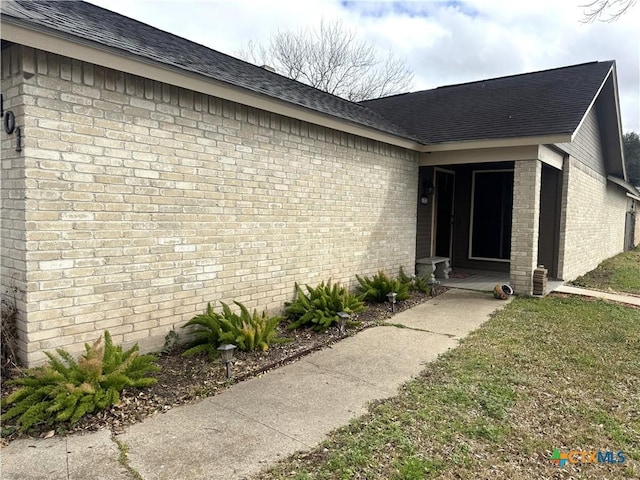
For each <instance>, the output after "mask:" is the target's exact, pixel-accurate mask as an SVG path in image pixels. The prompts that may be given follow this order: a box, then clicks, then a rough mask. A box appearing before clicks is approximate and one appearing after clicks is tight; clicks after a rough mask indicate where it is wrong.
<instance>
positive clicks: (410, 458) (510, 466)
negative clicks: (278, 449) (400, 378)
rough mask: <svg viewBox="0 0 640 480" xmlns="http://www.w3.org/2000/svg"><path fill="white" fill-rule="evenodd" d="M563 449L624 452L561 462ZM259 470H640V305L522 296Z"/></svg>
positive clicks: (617, 475) (405, 475) (275, 474)
mask: <svg viewBox="0 0 640 480" xmlns="http://www.w3.org/2000/svg"><path fill="white" fill-rule="evenodd" d="M326 408H327V411H328V412H330V410H331V405H327V406H326ZM554 449H560V450H561V451H562V452H564V453H568V452H569V450H589V451H593V450H599V451H613V452H615V453H617V452H619V451H622V452H623V455H624V456H625V459H626V461H625V462H624V463H621V464H602V463H600V464H592V463H588V464H584V465H579V464H578V465H573V464H567V465H565V466H564V467H562V468H561V467H559V466H558V465H554V464H553V463H552V462H551V460H550V457H551V455H552V453H553V450H554ZM573 458H575V457H573ZM257 478H260V479H267V478H293V479H367V480H373V479H398V480H401V479H402V480H411V479H423V478H442V479H459V478H462V479H489V478H491V479H510V480H513V479H527V480H529V479H544V478H549V479H550V478H554V479H556V478H557V479H569V478H572V479H603V478H607V479H624V478H640V310H639V309H634V308H630V307H625V306H622V305H617V304H613V303H606V302H603V301H593V300H583V299H579V298H560V297H547V298H544V299H527V298H516V299H515V300H514V301H513V302H512V303H511V304H510V305H508V306H507V307H506V308H505V309H504V310H502V311H500V312H499V313H497V314H496V315H495V316H494V317H493V318H492V319H491V320H490V321H488V322H487V323H486V324H485V326H483V327H482V328H481V329H480V330H478V331H477V332H475V333H474V334H472V335H470V336H469V337H468V338H467V339H466V340H465V341H464V342H463V343H462V344H461V346H460V347H459V348H457V349H455V350H452V351H450V352H449V353H447V354H446V355H444V356H442V357H440V359H438V360H437V361H436V362H433V363H431V364H429V365H428V366H427V368H426V370H425V371H424V372H423V373H422V375H421V376H420V377H419V378H417V379H416V380H414V381H412V382H410V383H408V384H407V385H406V386H405V388H404V389H403V390H402V392H401V393H400V394H399V395H398V396H397V397H395V398H392V399H389V400H386V401H383V402H380V403H378V404H376V405H374V406H372V408H371V410H370V413H369V414H367V415H365V416H364V417H361V418H359V419H357V420H355V421H353V422H352V424H351V425H350V426H348V427H345V428H342V429H340V430H338V431H336V432H334V433H333V434H332V435H331V437H330V440H328V441H326V442H325V443H324V444H323V445H321V446H320V447H318V448H316V449H315V450H313V451H311V452H307V453H304V454H300V455H298V456H295V457H292V458H289V459H287V460H285V461H283V462H281V463H280V464H278V465H277V466H276V467H275V468H273V469H271V470H270V471H268V472H265V473H263V474H262V475H260V476H258V477H257Z"/></svg>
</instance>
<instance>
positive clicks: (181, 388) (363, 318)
mask: <svg viewBox="0 0 640 480" xmlns="http://www.w3.org/2000/svg"><path fill="white" fill-rule="evenodd" d="M445 290H446V288H442V287H441V288H437V289H435V290H434V291H433V292H432V293H431V294H430V295H426V294H424V293H421V292H418V291H415V292H412V294H411V297H410V298H409V299H407V300H404V301H402V302H398V304H396V307H395V310H396V312H400V311H402V310H405V309H407V308H411V307H413V306H415V305H417V304H420V303H422V302H424V301H426V300H428V299H429V298H432V297H433V296H435V295H438V294H440V293H442V292H443V291H445ZM392 316H393V314H392V313H391V309H390V306H389V304H388V303H381V304H372V305H368V308H367V309H366V310H365V311H364V312H360V313H357V314H354V315H353V316H352V320H353V321H354V322H357V325H356V326H353V327H351V328H347V331H346V334H345V335H340V333H339V331H338V328H336V327H332V328H329V329H328V330H327V331H326V332H316V331H314V330H312V329H296V330H287V329H286V321H285V322H282V323H281V325H280V326H279V327H278V334H279V337H283V338H287V339H289V340H288V341H286V342H285V343H276V344H273V345H271V346H270V348H269V349H268V350H267V351H266V352H263V351H259V350H256V351H253V352H242V351H236V353H235V361H234V364H233V367H232V379H231V380H227V378H226V371H225V369H224V366H223V365H222V363H221V362H220V361H219V360H214V361H210V360H209V359H208V357H207V356H206V355H196V356H187V357H183V356H182V352H183V351H184V347H181V346H179V345H176V346H175V347H173V348H170V349H167V350H166V351H165V352H163V353H161V354H159V355H158V357H157V361H156V365H157V366H158V367H159V370H158V371H157V372H155V373H153V374H152V375H151V376H153V377H155V378H156V379H157V383H156V384H155V385H151V386H149V387H146V388H142V389H125V390H124V391H123V392H122V395H121V398H120V402H119V403H118V404H117V405H115V406H112V407H110V408H107V409H105V410H102V411H99V412H96V413H93V414H88V415H85V416H84V417H83V418H81V419H80V420H79V421H78V423H76V424H75V425H73V426H72V425H70V424H69V423H62V424H59V425H58V426H57V427H56V430H55V431H54V430H51V428H44V427H40V428H38V427H34V428H32V429H31V430H30V431H29V434H30V435H32V436H36V435H39V436H50V435H53V434H61V433H71V432H78V431H96V430H100V429H105V428H108V429H110V430H111V431H112V432H113V433H114V434H118V433H121V432H122V431H123V430H124V429H125V428H126V427H127V426H128V425H132V424H134V423H136V422H139V421H141V420H143V419H144V418H145V417H148V416H150V415H154V414H157V413H161V412H165V411H167V410H170V409H171V408H174V407H176V406H179V405H184V404H189V403H193V402H196V401H198V400H199V399H202V398H204V397H208V396H212V395H216V394H217V393H219V392H221V391H224V390H225V389H227V388H229V387H230V386H231V385H233V384H234V383H236V382H239V381H243V380H246V379H249V378H251V377H254V376H257V375H261V374H263V373H264V372H267V371H269V370H272V369H275V368H278V367H280V366H282V365H286V364H288V363H291V362H295V361H296V360H298V359H299V358H301V357H303V356H305V355H308V354H309V353H312V352H314V351H316V350H319V349H322V348H326V347H328V346H330V345H332V344H333V343H335V342H338V341H340V340H342V339H344V338H346V337H348V336H351V335H354V334H355V333H357V332H358V331H361V330H363V329H366V328H369V327H372V326H375V325H379V324H381V323H383V322H385V321H386V320H388V319H389V318H391V317H392ZM178 333H180V332H178ZM19 373H20V372H19V371H16V370H14V371H12V372H11V373H10V374H11V375H19ZM6 380H7V378H6V376H5V378H3V382H2V397H3V398H4V397H5V396H6V395H7V394H9V393H10V392H11V390H12V387H11V386H10V385H8V384H7V382H6ZM11 423H12V422H3V427H2V428H3V431H2V433H3V441H4V442H7V441H11V440H13V439H15V438H18V437H19V436H20V434H19V433H18V432H17V431H16V432H13V431H12V428H11V427H12V425H11Z"/></svg>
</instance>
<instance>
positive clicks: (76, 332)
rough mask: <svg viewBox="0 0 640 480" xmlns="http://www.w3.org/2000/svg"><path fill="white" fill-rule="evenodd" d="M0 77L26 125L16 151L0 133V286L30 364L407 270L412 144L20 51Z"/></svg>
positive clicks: (158, 339)
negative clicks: (14, 293)
mask: <svg viewBox="0 0 640 480" xmlns="http://www.w3.org/2000/svg"><path fill="white" fill-rule="evenodd" d="M5 60H6V61H9V62H10V63H11V62H12V63H11V68H9V69H8V70H6V69H5V66H6V65H7V63H5ZM16 65H18V66H17V67H16ZM2 82H3V84H2V90H3V92H6V94H7V95H6V96H7V97H8V98H7V100H6V106H7V107H10V108H11V109H13V110H14V111H15V112H16V113H20V115H17V119H18V124H19V125H23V126H24V134H25V135H24V148H23V152H22V153H21V154H20V155H18V154H17V153H15V152H13V153H12V150H11V148H10V143H11V142H15V138H14V136H12V137H7V136H6V134H3V135H4V136H3V137H2V149H3V164H2V166H3V169H2V171H3V176H2V202H3V210H2V212H3V213H2V227H3V228H2V262H3V264H2V266H3V273H2V284H3V289H4V290H6V289H7V288H8V287H9V286H10V285H12V282H13V284H15V285H16V286H17V287H18V290H19V297H20V298H19V302H20V324H19V328H20V334H21V340H20V349H21V355H22V357H23V360H24V361H25V362H26V363H28V364H37V363H39V362H41V361H42V360H43V359H44V356H43V353H42V352H43V351H44V350H51V349H53V348H56V347H65V348H67V349H69V350H70V351H78V350H80V349H81V348H82V345H83V343H84V342H87V341H92V340H93V339H95V338H96V336H97V335H98V334H99V333H101V332H102V331H103V330H105V329H108V330H109V331H110V332H111V334H112V336H113V337H114V341H115V342H117V343H120V342H122V343H125V344H128V343H131V342H135V341H138V342H139V343H140V345H141V347H142V349H143V350H150V349H154V348H158V347H159V346H161V345H162V343H163V341H164V336H165V334H166V333H167V332H168V331H169V330H170V329H171V328H172V327H174V326H175V327H179V326H181V325H182V324H184V323H185V322H186V321H187V320H188V319H190V318H191V317H192V316H193V315H195V314H197V313H199V312H201V311H203V309H204V308H205V306H206V303H207V302H208V301H211V302H215V301H218V300H222V301H225V302H231V301H232V300H238V301H241V302H244V303H245V304H246V305H247V306H248V307H251V308H253V307H255V308H258V309H269V310H280V309H281V308H282V305H283V303H284V302H285V301H287V300H290V299H291V298H292V296H293V292H294V282H302V283H310V284H315V283H318V282H320V281H322V280H326V279H329V278H331V279H333V280H334V281H339V282H343V283H346V284H349V285H353V280H354V275H355V274H356V273H359V274H367V275H368V274H373V273H375V272H376V271H377V270H379V269H384V270H386V271H388V272H389V273H396V272H397V270H398V268H399V267H400V266H405V267H406V268H407V270H409V271H410V270H411V268H412V266H413V264H414V261H415V239H416V221H415V219H416V198H417V194H418V192H417V188H418V181H417V178H418V161H417V155H416V154H415V153H413V152H410V151H407V150H404V149H401V148H396V147H392V146H388V145H386V144H383V143H379V142H374V141H371V140H366V139H363V138H360V137H355V136H352V135H348V134H344V133H341V132H337V131H333V130H330V129H327V128H324V127H318V126H315V125H312V124H308V123H304V122H301V121H297V120H293V119H289V118H286V117H281V116H278V115H275V114H270V113H268V112H264V111H260V110H256V109H254V108H250V107H246V106H242V105H239V104H234V103H231V102H228V101H223V100H220V99H217V98H213V97H209V96H205V95H202V94H199V93H196V92H192V91H187V90H183V89H179V88H176V87H173V86H170V85H167V84H162V83H158V82H154V81H149V80H146V79H143V78H139V77H135V76H132V75H128V74H124V73H122V72H117V71H112V70H108V69H105V68H102V67H99V66H95V65H91V64H86V63H82V62H77V61H72V60H71V59H69V58H65V57H61V56H57V55H52V54H47V53H45V52H42V51H34V50H32V49H29V48H24V47H19V46H14V47H12V48H10V49H8V50H5V51H4V52H3V79H2ZM8 87H10V88H8ZM23 113H24V115H23Z"/></svg>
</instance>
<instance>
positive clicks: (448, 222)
mask: <svg viewBox="0 0 640 480" xmlns="http://www.w3.org/2000/svg"><path fill="white" fill-rule="evenodd" d="M454 180H455V175H454V174H453V173H452V172H444V171H442V170H436V184H435V187H436V193H435V199H436V204H435V208H436V222H435V227H436V235H435V239H436V242H435V243H436V248H435V254H436V256H437V257H449V258H451V239H452V237H453V186H454Z"/></svg>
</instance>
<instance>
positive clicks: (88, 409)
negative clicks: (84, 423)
mask: <svg viewBox="0 0 640 480" xmlns="http://www.w3.org/2000/svg"><path fill="white" fill-rule="evenodd" d="M85 350H86V352H85V353H84V354H82V355H80V356H79V357H78V359H77V360H76V359H74V358H73V356H72V355H71V354H70V353H69V352H67V351H66V350H64V349H62V348H59V349H57V350H56V352H57V355H54V354H52V353H50V352H45V354H46V355H47V357H48V358H49V362H48V363H47V364H46V365H45V366H43V367H36V368H32V369H29V370H27V371H26V372H25V376H24V377H21V378H16V379H14V380H10V383H12V384H15V385H19V388H18V389H17V390H16V391H14V392H13V393H11V394H10V395H9V396H7V397H6V398H4V399H2V403H1V405H2V409H3V410H4V409H5V408H6V407H9V408H8V409H7V410H6V411H5V412H4V413H3V414H2V416H1V417H0V418H1V419H2V420H3V421H5V422H6V421H7V420H12V419H17V428H18V430H20V431H26V430H28V429H29V428H31V427H32V426H34V425H38V424H45V425H47V426H51V425H53V424H55V423H59V422H65V421H69V422H70V423H71V424H75V423H77V422H78V420H80V418H81V417H82V416H83V415H85V414H88V413H92V412H94V411H97V410H104V409H105V408H107V407H109V406H111V405H115V404H117V403H118V402H119V401H120V393H121V392H122V390H123V389H125V388H127V387H146V386H149V385H152V384H154V383H156V381H157V380H156V379H155V378H152V377H148V376H147V375H148V374H149V373H151V372H154V371H157V370H158V369H157V367H156V366H155V365H154V361H155V357H153V356H152V355H139V354H138V345H137V344H136V345H134V346H133V347H132V348H130V349H129V350H127V351H123V349H122V347H121V346H115V345H113V342H112V340H111V335H109V332H107V331H105V332H104V345H103V343H102V336H100V338H98V339H97V340H96V341H95V342H94V343H93V344H92V345H89V344H85Z"/></svg>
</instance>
